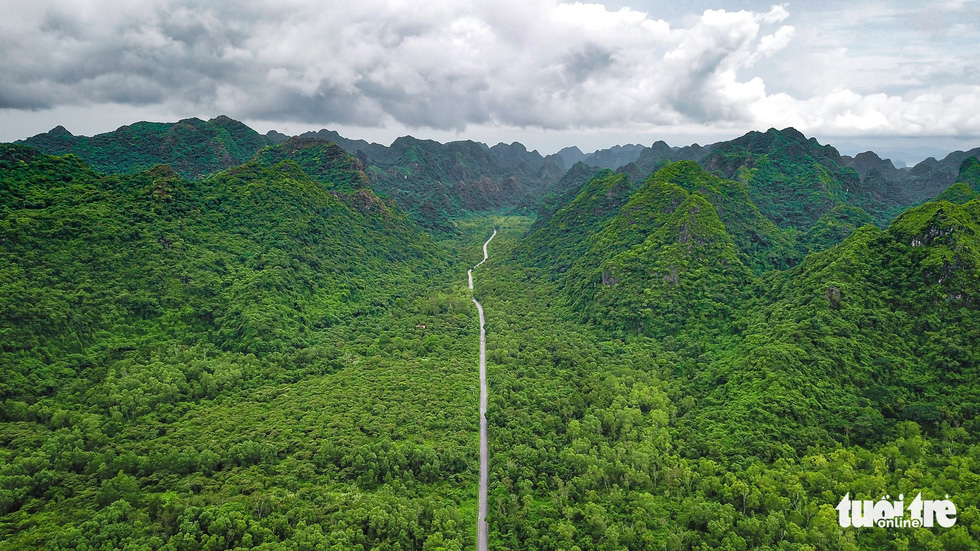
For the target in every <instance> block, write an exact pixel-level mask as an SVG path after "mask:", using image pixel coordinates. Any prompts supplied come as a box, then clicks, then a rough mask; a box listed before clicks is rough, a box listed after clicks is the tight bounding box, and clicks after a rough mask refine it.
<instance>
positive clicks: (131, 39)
mask: <svg viewBox="0 0 980 551" xmlns="http://www.w3.org/2000/svg"><path fill="white" fill-rule="evenodd" d="M0 12H2V13H4V14H5V16H4V17H3V18H2V20H0V75H3V77H2V79H0V141H13V140H17V139H22V138H26V137H28V136H31V135H34V134H37V133H40V132H45V131H47V130H50V129H51V128H53V127H54V126H57V125H63V126H65V127H66V128H67V129H68V130H69V131H71V132H72V133H74V134H77V135H93V134H97V133H101V132H108V131H111V130H114V129H115V128H117V127H119V126H121V125H124V124H129V123H132V122H136V121H140V120H150V121H165V122H166V121H170V122H172V121H176V120H179V119H182V118H188V117H199V118H203V119H208V118H212V117H214V116H217V115H219V114H225V115H228V116H230V117H232V118H235V119H238V120H241V121H244V122H245V123H247V124H249V125H250V126H251V127H253V128H255V129H256V130H258V131H260V132H263V133H264V132H266V131H268V130H272V129H275V130H278V131H280V132H284V133H286V134H298V133H301V132H304V131H307V130H318V129H321V128H330V129H333V130H337V131H339V132H340V133H341V134H342V135H344V136H346V137H349V138H358V139H367V140H369V141H375V142H379V143H383V144H388V143H390V142H391V141H392V140H393V139H394V138H395V137H397V136H400V135H406V134H410V135H413V136H416V137H420V138H431V139H436V140H439V141H450V140H457V139H473V140H477V141H482V142H485V143H488V144H491V145H492V144H495V143H497V142H506V143H510V142H513V141H520V142H522V143H524V144H525V145H526V146H528V148H529V149H538V150H539V151H540V152H541V153H542V154H549V153H553V152H555V151H557V150H558V149H560V148H562V147H565V146H569V145H577V146H579V147H580V148H581V149H582V150H583V151H586V152H588V151H592V150H595V149H598V148H603V147H609V146H612V145H615V144H626V143H640V144H645V145H649V144H651V143H653V142H654V141H656V140H660V139H662V140H665V141H667V143H669V144H671V145H679V146H680V145H687V144H690V143H694V142H697V143H701V144H706V143H712V142H716V141H720V140H726V139H731V138H734V137H736V136H739V135H741V134H744V133H745V132H747V131H750V130H766V129H768V128H770V127H775V128H784V127H787V126H793V127H795V128H797V129H798V130H800V131H802V132H803V133H804V134H806V135H808V136H813V137H816V138H817V139H818V140H820V141H821V143H828V142H829V143H831V144H833V145H836V146H838V147H839V148H840V149H841V150H842V151H843V152H845V153H851V154H853V153H857V152H859V151H864V150H866V149H874V150H876V151H878V152H884V153H885V154H886V155H887V154H889V153H891V156H892V157H893V158H896V160H905V161H907V162H915V161H918V160H921V158H924V157H925V156H927V155H939V154H941V153H942V152H946V151H950V150H953V149H970V148H972V147H977V146H980V64H978V63H977V61H976V60H977V59H980V0H953V1H948V2H902V1H887V2H886V1H865V0H849V1H836V0H830V1H824V2H789V3H780V4H773V3H772V2H756V1H744V2H734V1H728V0H717V1H713V2H708V1H701V0H696V1H692V2H676V1H660V0H615V1H612V0H610V1H607V2H605V3H578V2H560V1H557V0H493V1H487V0H466V1H454V0H427V1H425V2H418V1H416V0H391V1H376V0H360V1H358V2H350V1H337V0H327V1H321V2H309V1H307V0H276V1H258V0H252V1H242V2H227V1H190V0H178V1H164V0H141V1H140V2H131V1H126V0H35V1H32V2H23V1H21V0H0Z"/></svg>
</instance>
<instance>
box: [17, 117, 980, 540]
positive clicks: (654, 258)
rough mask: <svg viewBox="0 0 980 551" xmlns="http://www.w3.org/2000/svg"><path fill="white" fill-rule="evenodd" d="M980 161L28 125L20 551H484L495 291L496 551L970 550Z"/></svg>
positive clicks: (767, 142)
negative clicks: (895, 508)
mask: <svg viewBox="0 0 980 551" xmlns="http://www.w3.org/2000/svg"><path fill="white" fill-rule="evenodd" d="M978 153H980V151H978V150H976V149H974V150H971V151H967V152H953V153H950V154H949V155H947V156H946V157H944V158H943V159H942V160H936V159H927V160H926V161H923V162H922V163H919V164H918V165H916V166H915V167H911V168H896V167H895V166H894V164H893V163H891V162H890V161H889V160H887V159H881V158H880V157H879V156H878V155H876V154H874V153H872V152H867V153H862V154H860V155H856V156H854V157H849V156H845V155H841V154H840V153H839V152H838V151H837V150H836V149H835V148H834V147H832V146H830V145H826V144H820V143H818V142H817V140H815V139H813V138H807V137H806V136H804V135H803V134H801V133H800V132H798V131H796V130H794V129H792V128H787V129H783V130H776V129H770V130H768V131H765V132H750V133H748V134H746V135H744V136H741V137H739V138H736V139H734V140H729V141H725V142H719V143H715V144H710V145H705V146H701V145H697V144H694V145H690V146H686V147H671V146H669V145H667V144H666V143H664V142H656V143H654V144H652V145H651V146H650V147H645V146H638V145H624V146H617V147H614V148H610V149H608V150H601V151H597V152H593V153H590V154H584V153H582V152H581V151H580V150H578V149H575V148H567V149H563V150H561V151H560V152H558V153H556V154H554V155H549V156H542V155H540V154H539V153H538V152H536V151H528V150H527V148H526V147H524V146H523V145H521V144H519V143H512V144H510V145H507V144H497V145H494V146H488V145H486V144H482V143H478V142H473V141H456V142H451V143H446V144H442V143H438V142H435V141H430V140H420V139H416V138H412V137H403V138H399V139H398V140H396V141H395V142H394V143H392V144H391V145H390V146H383V145H379V144H372V143H368V142H365V141H358V140H351V139H347V138H344V137H342V136H340V135H339V134H337V133H336V132H332V131H329V130H321V131H319V132H316V133H309V134H304V135H301V136H291V137H290V136H285V135H283V134H280V133H276V132H270V133H268V134H266V135H261V134H259V133H257V132H255V131H254V130H252V129H250V128H249V127H248V126H246V125H244V124H242V123H240V122H236V121H234V120H232V119H229V118H227V117H217V118H215V119H211V120H209V121H202V120H199V119H186V120H183V121H180V122H177V123H172V124H171V123H135V124H132V125H128V126H124V127H122V128H120V129H118V130H117V131H115V132H110V133H107V134H101V135H98V136H93V137H76V136H72V135H71V134H70V133H68V132H67V130H65V129H64V128H63V127H58V128H55V129H54V130H52V131H51V132H48V133H45V134H41V135H38V136H34V137H32V138H28V139H27V140H24V141H23V142H22V143H14V144H0V337H2V338H0V366H2V369H0V459H2V460H0V551H3V550H6V549H38V548H47V549H82V548H86V549H117V548H130V549H199V548H207V549H236V548H254V547H264V548H296V549H307V548H308V549H420V550H423V551H424V550H433V549H454V550H461V549H464V548H471V547H473V546H474V544H475V539H476V538H475V535H476V517H477V510H478V504H477V495H478V491H477V485H478V477H479V461H478V449H479V442H478V438H477V433H478V426H479V422H478V421H479V419H478V415H477V412H478V399H479V393H478V390H477V389H478V387H477V377H476V374H477V366H478V365H479V357H480V353H479V352H478V350H479V348H478V344H479V342H480V327H479V325H478V322H477V316H476V311H475V308H474V305H473V300H474V299H478V300H479V302H480V303H481V304H482V305H483V308H484V309H485V312H486V323H485V327H484V329H485V332H486V333H485V334H486V356H485V357H486V367H487V382H488V387H489V396H490V398H489V400H490V401H489V405H488V409H487V416H486V420H487V426H488V431H487V432H488V437H489V450H490V465H489V481H490V482H489V487H488V492H489V498H488V514H487V524H488V527H489V541H490V548H491V549H573V548H579V549H650V548H666V549H749V548H753V549H756V548H757V549H824V548H835V549H906V548H924V549H933V548H934V549H976V547H977V546H976V542H977V541H980V524H978V523H977V522H975V520H976V519H980V510H978V508H977V503H980V489H978V486H977V484H976V483H975V482H976V478H977V477H976V473H977V472H978V471H980V436H978V435H980V400H978V398H977V396H978V395H980V349H978V348H977V347H976V346H975V343H976V342H977V341H978V340H980V283H978V282H980V240H978V236H980V200H978V199H980V159H978V157H977V154H978ZM490 235H494V238H493V240H492V242H490V243H489V244H488V245H486V247H487V248H488V255H489V258H488V260H487V261H486V262H485V263H483V264H482V265H480V266H479V268H475V269H473V270H472V272H471V274H470V275H472V277H473V279H472V280H471V281H473V285H472V287H470V286H468V285H467V283H468V277H467V275H468V274H467V270H468V269H469V268H471V267H473V266H474V265H476V263H477V262H479V260H482V259H483V258H484V256H483V249H482V248H481V247H484V244H486V243H487V238H488V237H490ZM899 492H901V493H903V494H904V495H906V496H913V495H917V494H920V493H921V494H922V495H923V498H924V499H943V498H944V496H947V495H948V496H949V500H950V503H952V504H953V506H955V508H956V511H957V522H956V524H955V525H954V526H952V527H949V528H942V529H930V528H928V527H912V528H908V529H901V530H884V529H868V530H857V529H848V528H844V527H843V526H841V525H840V524H839V523H838V520H837V519H838V516H837V511H835V509H834V507H835V505H837V503H838V501H839V500H840V499H841V498H843V497H844V496H845V495H850V496H851V497H852V498H853V499H854V500H875V499H879V498H881V496H882V495H885V494H889V495H897V494H898V493H899Z"/></svg>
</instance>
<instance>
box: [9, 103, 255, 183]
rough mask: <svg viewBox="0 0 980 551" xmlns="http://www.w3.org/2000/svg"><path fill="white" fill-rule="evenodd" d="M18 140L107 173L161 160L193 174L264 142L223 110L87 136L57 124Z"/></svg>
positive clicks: (239, 157)
mask: <svg viewBox="0 0 980 551" xmlns="http://www.w3.org/2000/svg"><path fill="white" fill-rule="evenodd" d="M23 143H26V144H28V145H32V146H34V147H36V148H38V149H40V150H41V151H43V152H44V153H47V154H49V155H64V154H66V153H72V154H74V155H76V156H78V157H79V158H81V159H82V160H83V161H85V162H86V163H88V164H89V165H91V166H92V167H93V168H95V169H96V170H99V171H102V172H107V173H109V174H124V173H133V172H138V171H142V170H148V169H150V168H152V167H153V166H155V165H160V164H165V165H169V166H170V167H171V168H173V170H175V171H176V172H177V173H178V174H180V175H181V176H183V177H184V178H188V179H192V180H193V179H197V178H200V177H202V176H205V175H208V174H211V173H213V172H217V171H219V170H223V169H226V168H230V167H233V166H237V165H240V164H242V163H244V162H246V161H248V160H249V159H250V158H251V157H252V155H254V154H255V152H256V151H258V150H259V149H261V148H263V147H265V146H266V145H269V142H268V140H266V138H265V137H264V136H262V135H261V134H259V133H258V132H256V131H254V130H252V129H251V128H249V127H248V126H245V125H244V124H242V123H240V122H238V121H236V120H233V119H230V118H228V117H225V116H220V117H216V118H213V119H211V120H209V121H207V122H205V121H202V120H201V119H184V120H182V121H180V122H176V123H156V122H138V123H134V124H131V125H127V126H122V127H120V128H119V129H117V130H115V131H113V132H106V133H105V134H99V135H97V136H92V137H86V136H73V135H72V134H71V133H70V132H68V131H67V130H65V128H64V127H61V126H59V127H57V128H55V129H54V130H51V131H50V132H47V133H45V134H38V135H37V136H33V137H31V138H27V139H26V140H24V142H23Z"/></svg>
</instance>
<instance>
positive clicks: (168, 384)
mask: <svg viewBox="0 0 980 551" xmlns="http://www.w3.org/2000/svg"><path fill="white" fill-rule="evenodd" d="M0 148H2V149H0V175H2V176H0V177H2V180H0V184H2V185H0V190H2V194H0V213H2V214H0V220H2V226H0V246H2V249H0V257H2V258H0V287H2V289H3V293H2V298H0V327H2V332H3V340H2V347H0V364H2V365H3V366H4V368H3V376H2V379H0V418H2V420H3V423H0V456H2V458H3V461H2V467H0V542H4V543H0V548H3V549H8V548H11V547H10V546H15V547H21V548H40V547H44V546H45V545H48V546H50V547H51V548H68V547H71V548H74V547H75V546H81V545H88V546H89V548H103V547H105V548H121V547H126V546H130V547H132V546H136V547H138V548H158V547H160V546H161V545H162V542H164V541H169V542H170V545H171V546H174V547H184V546H188V545H190V546H191V547H195V546H196V547H200V546H204V545H207V546H217V545H218V543H216V542H223V543H221V544H220V545H221V546H225V545H227V546H230V547H235V546H245V547H249V546H251V545H258V544H260V543H264V544H266V545H274V544H276V542H285V541H287V540H289V541H293V542H299V541H306V542H308V544H309V545H314V546H318V547H319V546H322V545H326V546H330V545H341V546H342V547H345V548H349V546H351V545H354V544H361V545H366V546H369V547H370V546H373V545H374V543H377V542H379V541H386V542H391V541H395V540H398V539H399V538H405V540H406V541H409V540H410V541H415V540H419V541H426V540H427V538H429V537H437V538H438V539H439V541H443V540H445V541H446V542H447V543H448V544H450V546H451V547H452V546H455V548H461V546H462V545H463V543H465V542H467V541H469V540H470V538H471V537H472V536H471V532H472V531H471V530H469V529H466V530H463V528H464V527H467V526H471V525H472V522H473V521H471V520H470V518H469V516H468V515H467V516H466V517H465V518H461V515H460V509H461V508H465V507H468V505H466V504H465V502H466V501H469V500H471V499H472V498H471V497H470V495H469V492H468V490H467V488H468V486H469V485H470V484H475V467H474V465H475V464H474V458H475V451H472V450H473V449H474V447H475V443H476V442H475V440H473V441H472V444H473V445H470V444H471V442H470V441H471V440H472V436H471V435H472V433H473V428H474V427H475V420H474V419H472V418H470V417H468V416H467V414H468V412H470V411H471V407H472V403H471V400H470V399H469V396H467V393H466V392H465V391H463V389H466V388H467V387H468V378H467V377H466V375H467V374H468V373H469V366H470V364H471V362H472V361H475V359H474V358H475V356H474V355H473V354H474V353H473V352H472V351H471V350H469V347H466V346H465V344H464V341H463V340H460V339H458V338H456V337H457V336H459V335H463V336H467V335H473V334H474V332H473V331H474V330H473V328H472V327H470V326H469V325H470V324H469V323H468V322H469V321H470V319H469V316H468V315H461V312H465V313H466V314H469V308H470V307H471V305H470V304H469V303H468V300H467V299H465V298H463V297H456V296H453V295H452V293H451V291H450V289H449V286H448V285H447V281H448V273H450V272H446V274H447V275H442V274H443V272H444V271H446V270H447V269H448V268H449V267H450V266H451V264H450V259H452V258H454V256H455V253H454V252H453V251H451V250H442V248H441V247H439V246H437V245H436V244H435V243H434V242H433V241H432V239H431V238H430V237H428V236H427V235H426V234H425V233H423V232H422V231H421V230H420V229H419V228H418V226H417V225H416V224H415V223H413V222H411V221H410V220H409V219H408V218H407V217H406V216H405V215H404V214H403V213H402V212H401V211H400V210H399V209H398V208H397V207H395V206H394V205H393V204H392V203H390V202H388V201H385V200H382V199H380V198H378V197H377V196H375V195H374V194H373V193H372V192H371V191H370V190H369V189H357V190H356V191H352V192H351V193H350V194H346V193H342V192H341V193H338V192H336V191H333V190H336V188H337V187H340V186H337V185H332V186H327V185H324V184H322V183H320V182H317V181H314V180H313V179H311V178H310V177H309V176H307V175H306V174H305V173H304V172H303V171H302V170H301V169H300V167H299V166H298V165H297V164H296V162H294V161H292V160H285V161H283V162H279V163H277V164H274V165H269V166H264V165H262V164H259V163H255V162H253V163H246V164H244V165H241V166H238V167H235V168H232V169H229V170H226V171H223V172H220V173H217V174H215V175H212V176H210V177H207V178H204V179H201V180H197V181H189V180H185V179H183V178H181V177H180V176H179V175H177V174H176V173H174V172H173V171H172V170H170V169H169V168H167V167H165V166H160V167H155V168H153V169H151V170H149V171H145V172H140V173H136V174H131V175H115V176H105V175H102V174H99V173H97V172H95V171H93V170H92V169H91V168H89V167H88V166H86V165H85V164H84V163H83V162H82V161H81V160H79V159H78V158H77V157H74V156H72V155H67V156H64V157H52V156H47V155H44V154H42V153H40V152H38V151H37V150H36V149H34V148H31V147H27V146H23V145H11V144H5V145H2V146H0ZM341 160H343V158H341ZM341 164H343V163H341ZM335 168H336V169H337V170H340V168H339V165H338V166H337V167H335ZM363 178H364V177H363V175H362V174H361V175H358V174H356V173H352V174H346V175H345V180H344V181H360V180H363ZM452 264H453V265H454V264H457V262H452ZM451 273H456V274H457V275H458V272H451ZM422 293H424V294H423V295H421V297H420V294H422ZM395 306H397V308H394V307H395ZM420 323H422V324H426V326H427V327H429V328H431V330H429V331H420V330H419V329H418V328H417V326H418V325H419V324H420ZM341 373H342V375H341ZM420 388H425V389H428V391H429V392H432V393H434V394H437V395H438V396H434V397H433V398H432V399H431V400H430V401H429V402H428V403H426V404H424V405H416V406H412V405H411V402H412V400H413V397H414V396H416V395H417V392H418V391H419V389H420ZM388 400H395V401H400V403H402V404H404V406H403V407H401V408H398V409H395V408H392V409H391V410H390V411H388V412H387V413H386V411H385V410H384V409H378V408H379V407H381V408H386V407H387V406H385V405H384V404H386V403H387V401H388ZM399 427H400V428H399ZM379 456H380V457H385V458H386V459H384V462H385V465H386V466H385V467H383V468H382V467H379V466H376V465H374V462H375V461H378V459H377V458H378V457H379ZM365 461H367V463H365ZM395 496H397V498H396V497H395ZM379 507H380V508H381V509H380V510H381V511H387V512H384V513H382V512H379V510H378V508H379ZM296 515H299V517H296ZM379 515H388V516H389V517H390V518H391V521H390V522H393V523H396V524H394V525H392V526H391V527H389V528H383V527H380V526H379V525H378V524H377V523H378V522H379V521H378V519H379ZM297 519H301V520H299V522H300V525H299V526H298V525H297ZM403 522H411V523H412V527H411V528H409V529H407V531H406V530H405V529H403V528H398V527H397V526H401V525H402V524H401V523H403ZM320 523H322V526H321V524H320ZM339 524H343V525H346V526H347V527H348V528H347V529H345V530H340V531H337V530H336V527H337V526H338V525H339ZM191 525H193V527H194V528H193V529H190V528H188V527H189V526H191ZM331 526H332V527H334V529H330V528H329V527H331ZM307 527H308V528H307ZM314 527H315V529H314ZM322 527H328V530H327V531H326V533H324V532H323V530H322ZM361 527H363V528H361ZM436 532H439V535H438V536H434V534H435V533H436ZM178 542H184V543H178ZM208 542H211V543H208ZM309 542H316V543H309ZM372 542H374V543H372ZM454 542H455V543H454Z"/></svg>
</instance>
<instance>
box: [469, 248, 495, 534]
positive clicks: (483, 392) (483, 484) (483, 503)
mask: <svg viewBox="0 0 980 551" xmlns="http://www.w3.org/2000/svg"><path fill="white" fill-rule="evenodd" d="M496 235H497V230H496V229H494V230H493V235H491V236H490V239H493V238H494V236H496ZM490 239H487V242H486V243H484V244H483V260H481V261H480V262H479V264H477V265H476V266H473V268H472V269H471V270H467V271H466V275H467V277H469V279H470V289H472V288H473V270H475V269H477V268H479V267H480V264H483V263H484V262H486V261H487V258H488V255H487V245H489V244H490ZM473 304H476V310H477V312H479V313H480V505H479V512H478V513H477V516H476V548H477V551H486V549H487V479H488V478H489V477H488V474H487V473H488V471H489V453H488V447H489V446H487V332H486V329H485V328H484V325H485V324H486V320H485V319H484V317H483V306H481V305H480V303H479V302H478V301H477V300H476V299H475V298H474V299H473Z"/></svg>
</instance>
